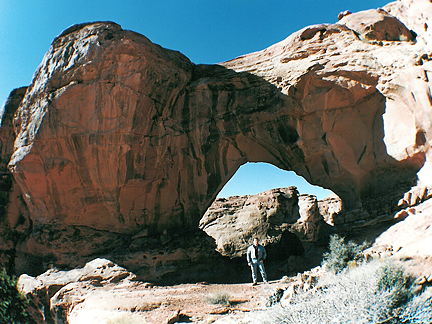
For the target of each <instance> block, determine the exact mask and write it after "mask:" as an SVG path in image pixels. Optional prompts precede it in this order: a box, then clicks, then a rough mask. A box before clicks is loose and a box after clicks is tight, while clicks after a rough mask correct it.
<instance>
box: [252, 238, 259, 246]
mask: <svg viewBox="0 0 432 324" xmlns="http://www.w3.org/2000/svg"><path fill="white" fill-rule="evenodd" d="M258 244H259V241H258V238H256V237H255V238H254V239H253V245H255V246H258Z"/></svg>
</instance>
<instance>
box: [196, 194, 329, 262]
mask: <svg viewBox="0 0 432 324" xmlns="http://www.w3.org/2000/svg"><path fill="white" fill-rule="evenodd" d="M326 225H327V224H325V222H324V220H323V216H322V215H321V214H320V213H319V209H318V201H317V199H316V197H315V196H312V195H299V193H298V191H297V188H296V187H289V188H278V189H272V190H267V191H265V192H262V193H260V194H257V195H247V196H241V197H240V196H234V197H229V198H219V199H216V200H215V202H213V204H212V205H211V206H210V207H209V209H208V210H207V211H206V213H205V214H204V216H203V218H202V219H201V221H200V225H199V226H200V228H201V229H202V230H203V231H204V232H206V233H207V234H208V235H209V236H211V237H212V238H214V240H215V242H216V249H217V251H218V252H219V253H221V254H222V255H224V256H228V257H230V258H234V257H241V256H244V255H245V254H246V250H247V248H248V247H249V246H250V245H251V244H252V241H253V239H254V238H255V237H256V238H258V239H259V241H260V243H261V244H263V245H264V246H266V248H267V249H268V250H269V252H270V254H273V255H272V256H271V258H270V259H272V260H273V262H274V259H275V258H276V259H282V258H283V257H284V258H288V257H289V256H290V255H298V254H301V253H302V252H303V251H304V250H305V249H307V248H308V247H309V246H310V245H311V243H316V242H318V241H319V240H320V239H322V238H323V237H325V235H324V234H325V233H326V232H327V226H328V225H327V226H326ZM277 250H278V252H277V253H276V251H277ZM282 255H283V257H282Z"/></svg>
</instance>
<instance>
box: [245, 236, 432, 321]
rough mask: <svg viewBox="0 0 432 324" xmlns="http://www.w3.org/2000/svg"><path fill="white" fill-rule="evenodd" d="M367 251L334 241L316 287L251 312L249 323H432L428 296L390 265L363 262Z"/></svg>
mask: <svg viewBox="0 0 432 324" xmlns="http://www.w3.org/2000/svg"><path fill="white" fill-rule="evenodd" d="M366 246H367V244H361V245H357V244H355V243H353V242H345V240H344V238H341V237H339V236H333V237H332V238H331V241H330V248H329V252H328V253H326V254H325V256H324V260H323V264H322V266H321V267H322V269H323V271H322V275H321V276H320V278H319V280H318V281H317V284H316V285H315V286H314V287H313V288H312V289H309V290H304V289H297V291H295V294H293V295H292V296H290V300H289V302H285V303H283V299H282V301H281V302H280V303H278V304H276V305H274V306H272V307H271V308H269V309H268V310H266V311H260V312H255V313H254V314H253V316H251V318H252V319H251V321H250V322H249V323H269V324H270V323H271V324H274V323H296V324H299V323H388V324H393V323H413V324H414V323H432V305H431V303H432V293H431V291H430V290H426V289H422V287H421V286H419V285H416V282H415V280H414V278H413V277H412V276H410V275H409V274H407V273H406V271H404V269H403V268H402V267H401V266H400V265H398V264H396V263H395V262H394V261H391V260H389V259H386V258H379V259H372V260H369V261H367V260H366V258H364V257H363V256H362V255H363V253H362V249H363V248H365V247H366ZM282 298H283V297H282Z"/></svg>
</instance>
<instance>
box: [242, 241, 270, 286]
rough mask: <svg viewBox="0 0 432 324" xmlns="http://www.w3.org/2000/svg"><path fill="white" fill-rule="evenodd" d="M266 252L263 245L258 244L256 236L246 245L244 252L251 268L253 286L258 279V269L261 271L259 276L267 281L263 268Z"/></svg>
mask: <svg viewBox="0 0 432 324" xmlns="http://www.w3.org/2000/svg"><path fill="white" fill-rule="evenodd" d="M266 256H267V253H266V250H265V248H264V246H262V245H260V244H259V241H258V239H257V238H254V239H253V244H252V245H251V246H249V247H248V249H247V252H246V259H247V263H248V266H249V267H251V270H252V280H253V283H252V286H255V285H256V284H257V281H258V269H259V271H260V273H261V277H262V279H263V281H264V282H265V283H267V274H266V272H265V268H264V259H265V258H266Z"/></svg>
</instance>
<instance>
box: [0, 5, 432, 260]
mask: <svg viewBox="0 0 432 324" xmlns="http://www.w3.org/2000/svg"><path fill="white" fill-rule="evenodd" d="M383 9H384V10H377V11H376V10H373V11H366V12H363V13H358V14H348V15H345V16H344V15H341V17H342V16H344V17H343V18H342V19H341V20H340V21H339V23H336V24H332V25H315V26H310V27H306V28H304V29H302V30H300V31H298V32H296V33H294V34H292V35H291V36H289V37H288V38H287V39H285V40H284V41H282V42H280V43H278V44H275V45H273V46H271V47H269V48H267V49H265V50H263V51H260V52H256V53H252V54H248V55H244V56H242V57H239V58H237V59H234V60H232V61H229V62H225V63H222V64H220V65H195V64H193V63H191V62H190V61H189V60H188V59H187V58H186V57H185V56H183V55H182V54H180V53H178V52H174V51H170V50H166V49H163V48H161V47H160V46H158V45H155V44H153V43H151V42H150V41H149V40H148V39H147V38H145V37H144V36H142V35H139V34H136V33H133V32H131V31H125V30H122V29H121V27H120V26H119V25H117V24H115V23H110V22H98V23H91V24H83V25H76V26H73V27H71V28H69V29H68V30H66V31H64V32H63V33H62V34H61V35H60V36H59V37H57V38H56V39H55V40H54V41H53V43H52V46H51V48H50V49H49V51H48V52H47V54H46V55H45V57H44V59H43V61H42V64H41V65H40V67H39V69H38V70H37V71H36V74H35V77H34V79H33V81H32V83H31V85H30V86H29V88H28V89H27V91H26V94H25V96H24V98H23V100H22V101H21V102H20V104H19V106H18V107H17V110H16V114H15V118H14V120H13V124H14V126H15V131H16V139H15V146H14V151H13V154H12V156H11V158H10V162H9V170H10V171H11V173H12V175H13V177H14V181H15V184H12V185H11V186H12V187H10V188H11V189H10V190H6V191H5V192H6V193H5V194H4V195H3V196H4V197H6V196H8V197H9V198H8V199H9V200H10V199H12V198H13V199H15V200H14V202H7V205H6V206H5V205H4V204H5V203H6V201H9V200H8V199H3V201H2V206H3V208H4V215H7V217H6V219H3V220H2V231H3V232H4V231H6V232H7V233H9V232H10V231H14V228H16V227H17V226H18V224H20V226H21V227H22V229H21V230H20V233H22V235H21V234H20V235H19V236H18V238H14V240H12V241H11V240H9V239H6V240H5V239H4V238H3V237H2V241H5V243H4V244H3V243H2V247H3V246H4V248H3V252H2V253H3V254H5V253H6V252H5V251H6V250H8V251H9V250H11V251H12V252H11V253H9V254H8V255H9V256H10V260H11V261H13V260H16V264H17V265H19V264H21V266H22V267H23V268H25V267H26V266H27V267H28V266H30V265H31V262H30V261H29V260H30V259H31V258H30V259H29V255H33V256H34V255H36V256H37V259H36V261H35V262H37V263H39V264H40V263H41V262H40V260H41V258H42V259H43V260H45V261H46V262H47V263H48V262H50V261H52V262H60V263H61V264H62V265H64V266H71V265H72V264H73V263H74V262H81V260H82V258H90V255H91V254H100V253H102V252H103V251H109V252H111V253H113V250H116V249H117V250H118V253H120V254H121V253H126V251H127V249H128V248H129V247H130V246H131V245H132V244H133V243H132V241H134V240H135V239H136V238H140V237H146V238H149V239H150V238H151V239H153V238H155V237H156V240H159V241H158V242H163V241H164V240H165V239H164V237H168V238H169V237H171V235H173V233H176V232H177V233H179V232H182V231H184V230H191V229H195V228H197V226H198V223H199V220H200V218H201V217H202V215H203V214H204V213H205V211H206V209H207V208H208V207H209V206H210V205H211V203H212V202H213V200H214V199H215V197H216V195H217V193H218V192H219V191H220V189H221V188H222V187H223V186H224V184H225V183H226V182H227V181H228V180H229V179H230V178H231V177H232V176H233V174H234V173H235V172H236V171H237V169H238V168H239V167H240V166H241V165H242V164H244V163H246V162H248V161H250V162H268V163H271V164H274V165H276V166H278V167H279V168H281V169H284V170H293V171H295V172H296V173H297V174H299V175H301V176H303V177H304V178H305V179H306V180H308V181H309V182H310V183H313V184H316V185H320V186H322V187H325V188H329V189H331V190H333V192H335V193H336V194H337V195H338V196H339V197H340V198H341V199H342V203H343V211H342V212H341V213H338V214H337V215H334V216H333V222H334V224H336V225H344V226H348V227H349V226H350V224H351V223H353V222H362V221H365V220H368V219H371V218H374V217H376V216H377V215H382V214H390V213H392V212H394V211H396V210H397V209H398V208H400V207H398V206H397V202H398V201H399V200H400V199H401V198H402V197H403V195H404V193H405V192H406V191H408V190H409V188H410V187H411V186H412V185H414V184H416V181H417V177H418V178H419V180H420V182H421V183H422V184H423V185H425V186H431V185H432V171H431V170H432V163H431V154H432V152H431V150H430V149H429V148H430V140H431V137H432V127H431V122H430V121H431V120H432V118H431V106H432V96H431V93H432V91H431V86H432V81H431V78H432V76H431V71H432V62H431V60H430V59H431V55H432V40H431V32H430V28H429V27H428V26H429V25H430V24H429V21H428V19H429V17H432V3H430V2H429V1H426V0H423V1H410V0H402V1H398V2H395V3H391V4H389V5H388V6H386V7H384V8H383ZM419 12H421V13H422V14H421V15H420V16H418V15H417V14H418V13H419ZM365 17H367V19H365ZM363 22H365V23H363ZM2 123H3V124H4V123H9V124H10V123H11V120H10V115H5V116H4V118H3V120H2ZM1 136H9V137H7V138H9V140H7V141H6V142H7V143H9V144H10V133H8V135H4V134H3V126H2V134H1ZM2 154H3V148H2ZM3 156H5V157H6V156H7V154H6V155H2V160H1V162H2V163H3V164H4V161H5V158H4V157H3ZM14 188H16V189H14ZM18 188H19V190H18ZM20 196H22V198H23V201H24V202H25V206H26V207H25V208H28V212H27V211H26V210H25V208H24V207H22V206H21V205H19V204H18V203H17V202H16V201H17V200H19V199H18V197H20ZM14 197H15V198H14ZM23 208H24V209H23ZM12 210H13V212H12ZM344 213H345V214H344ZM346 213H348V214H346ZM346 215H350V216H349V217H347V216H346ZM17 220H18V221H17ZM4 237H10V235H9V236H8V235H5V236H4ZM134 238H135V239H134ZM74 240H75V241H76V242H79V243H77V245H76V246H74V245H71V244H70V242H73V241H74ZM52 242H55V243H56V244H54V245H53V244H52ZM144 246H145V244H144V245H141V246H140V248H141V247H144ZM138 249H139V248H138ZM74 253H76V255H74ZM74 260H76V261H74Z"/></svg>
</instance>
